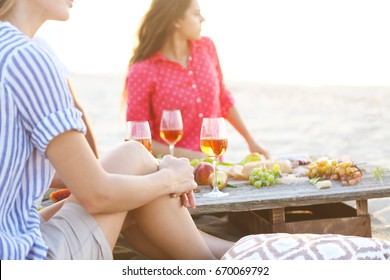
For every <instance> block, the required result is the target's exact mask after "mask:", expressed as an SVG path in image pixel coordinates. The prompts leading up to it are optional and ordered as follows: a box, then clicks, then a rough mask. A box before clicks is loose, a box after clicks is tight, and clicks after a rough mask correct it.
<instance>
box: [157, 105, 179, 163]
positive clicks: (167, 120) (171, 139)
mask: <svg viewBox="0 0 390 280" xmlns="http://www.w3.org/2000/svg"><path fill="white" fill-rule="evenodd" d="M160 136H161V138H162V139H163V140H164V141H165V142H166V143H167V144H168V145H169V154H170V155H171V156H173V155H174V152H173V149H174V147H175V144H176V143H177V142H179V141H180V139H181V138H182V136H183V121H182V119H181V113H180V110H163V112H162V116H161V124H160Z"/></svg>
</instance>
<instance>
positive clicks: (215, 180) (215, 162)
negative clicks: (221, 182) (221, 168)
mask: <svg viewBox="0 0 390 280" xmlns="http://www.w3.org/2000/svg"><path fill="white" fill-rule="evenodd" d="M213 167H214V191H219V189H218V185H217V184H218V180H217V159H214V160H213Z"/></svg>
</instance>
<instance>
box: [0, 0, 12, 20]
mask: <svg viewBox="0 0 390 280" xmlns="http://www.w3.org/2000/svg"><path fill="white" fill-rule="evenodd" d="M14 3H15V0H0V19H1V18H3V17H4V16H5V15H6V14H7V12H8V11H9V10H10V9H11V7H12V6H13V4H14Z"/></svg>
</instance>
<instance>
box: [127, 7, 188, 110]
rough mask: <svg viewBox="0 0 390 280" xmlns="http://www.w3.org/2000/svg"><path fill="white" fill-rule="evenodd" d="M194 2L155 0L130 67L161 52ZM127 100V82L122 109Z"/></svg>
mask: <svg viewBox="0 0 390 280" xmlns="http://www.w3.org/2000/svg"><path fill="white" fill-rule="evenodd" d="M191 1H192V0H153V1H152V3H151V5H150V7H149V9H148V11H147V12H146V14H145V15H144V17H143V19H142V20H141V24H140V26H139V28H138V31H137V37H138V44H137V45H136V46H135V47H134V49H133V56H132V57H131V59H130V61H129V67H130V66H131V65H132V64H134V63H136V62H138V61H142V60H145V59H148V58H149V57H151V56H152V55H153V54H155V53H156V52H157V51H159V50H160V49H161V48H162V47H163V45H164V43H165V42H166V41H167V39H168V38H169V36H170V35H172V34H173V31H174V24H175V22H176V21H177V20H178V19H180V18H183V17H184V16H185V12H186V11H187V9H188V8H189V7H190V5H191ZM126 99H127V91H126V82H125V85H124V89H123V93H122V108H123V106H124V104H125V102H126Z"/></svg>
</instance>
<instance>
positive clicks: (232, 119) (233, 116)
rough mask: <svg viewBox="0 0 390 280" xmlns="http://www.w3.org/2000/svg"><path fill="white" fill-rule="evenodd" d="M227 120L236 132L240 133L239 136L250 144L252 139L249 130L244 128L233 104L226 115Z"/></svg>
mask: <svg viewBox="0 0 390 280" xmlns="http://www.w3.org/2000/svg"><path fill="white" fill-rule="evenodd" d="M226 119H227V121H228V122H229V123H230V124H231V125H232V126H233V127H234V128H235V129H236V130H237V131H238V133H240V134H241V136H242V137H243V138H244V139H245V141H246V142H247V143H248V144H250V143H252V142H254V139H253V137H252V135H251V133H250V132H249V130H248V129H247V128H246V126H245V124H244V122H243V121H242V119H241V116H240V114H239V113H238V111H237V109H236V107H235V106H233V107H232V108H231V109H230V111H229V114H228V115H227V117H226Z"/></svg>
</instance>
